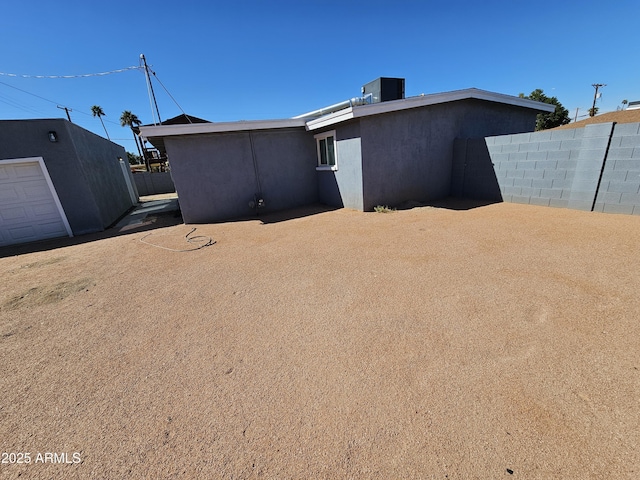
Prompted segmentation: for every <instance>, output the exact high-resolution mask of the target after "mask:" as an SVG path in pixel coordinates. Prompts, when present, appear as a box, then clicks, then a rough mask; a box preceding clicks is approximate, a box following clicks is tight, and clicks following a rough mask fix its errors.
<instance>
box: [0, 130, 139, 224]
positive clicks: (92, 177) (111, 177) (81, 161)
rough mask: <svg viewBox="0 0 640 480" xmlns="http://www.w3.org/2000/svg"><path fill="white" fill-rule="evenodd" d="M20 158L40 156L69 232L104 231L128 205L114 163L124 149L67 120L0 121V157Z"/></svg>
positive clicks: (118, 169) (117, 166) (115, 163)
mask: <svg viewBox="0 0 640 480" xmlns="http://www.w3.org/2000/svg"><path fill="white" fill-rule="evenodd" d="M49 131H55V132H56V133H57V135H58V141H57V142H56V143H51V142H50V141H49V139H48V132H49ZM25 157H42V158H43V159H44V162H45V165H46V166H47V170H48V171H49V175H50V176H51V180H52V182H53V184H54V186H55V189H56V192H57V193H58V197H59V198H60V203H61V204H62V207H63V209H64V211H65V214H66V215H67V219H68V221H69V225H70V226H71V229H72V230H73V233H74V235H81V234H84V233H90V232H96V231H101V230H104V229H105V228H106V227H108V226H109V225H111V224H112V223H113V222H115V221H116V220H117V219H118V218H119V217H120V216H122V215H123V214H124V213H126V212H127V210H128V209H129V208H130V207H131V205H132V203H131V199H130V197H129V192H128V189H127V185H126V183H125V180H124V177H123V175H122V171H121V169H120V163H119V158H126V153H125V150H124V148H123V147H121V146H120V145H116V144H115V143H113V142H110V141H109V140H106V139H104V138H102V137H100V136H98V135H95V134H93V133H91V132H89V131H87V130H84V129H83V128H81V127H78V126H77V125H74V124H72V123H71V122H69V121H68V120H64V119H46V120H1V121H0V159H10V158H25Z"/></svg>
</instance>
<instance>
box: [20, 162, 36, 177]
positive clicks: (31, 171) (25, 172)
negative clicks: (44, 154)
mask: <svg viewBox="0 0 640 480" xmlns="http://www.w3.org/2000/svg"><path fill="white" fill-rule="evenodd" d="M14 172H15V176H16V178H41V177H42V170H41V169H40V165H38V164H37V163H22V164H17V165H16V166H15V167H14Z"/></svg>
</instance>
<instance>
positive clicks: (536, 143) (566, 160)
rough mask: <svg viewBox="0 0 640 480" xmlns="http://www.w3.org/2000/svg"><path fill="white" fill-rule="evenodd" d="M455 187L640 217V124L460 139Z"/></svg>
mask: <svg viewBox="0 0 640 480" xmlns="http://www.w3.org/2000/svg"><path fill="white" fill-rule="evenodd" d="M451 191H452V195H454V196H461V197H467V198H478V199H486V200H504V201H506V202H515V203H528V204H533V205H545V206H552V207H565V208H574V209H579V210H589V211H599V212H608V213H626V214H634V215H640V123H629V124H614V123H601V124H593V125H587V126H586V127H584V128H576V129H559V130H546V131H542V132H534V133H522V134H517V135H503V136H498V137H487V138H480V139H456V141H455V143H454V158H453V170H452V183H451Z"/></svg>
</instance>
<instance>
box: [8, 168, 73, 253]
mask: <svg viewBox="0 0 640 480" xmlns="http://www.w3.org/2000/svg"><path fill="white" fill-rule="evenodd" d="M67 235H68V236H72V233H71V228H70V227H69V222H68V221H67V217H66V216H65V214H64V210H63V209H62V205H61V204H60V200H59V199H58V195H57V194H56V191H55V188H53V183H51V178H50V177H49V173H48V172H47V167H46V166H45V164H44V161H43V160H42V158H22V159H13V160H0V246H4V245H13V244H16V243H25V242H33V241H35V240H43V239H46V238H55V237H63V236H67Z"/></svg>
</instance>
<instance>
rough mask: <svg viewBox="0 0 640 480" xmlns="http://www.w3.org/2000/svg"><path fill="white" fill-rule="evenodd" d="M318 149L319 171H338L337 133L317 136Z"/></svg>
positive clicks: (331, 132)
mask: <svg viewBox="0 0 640 480" xmlns="http://www.w3.org/2000/svg"><path fill="white" fill-rule="evenodd" d="M315 139H316V145H317V149H318V170H337V169H338V167H337V162H336V160H337V157H338V155H337V151H336V131H335V130H331V131H330V132H324V133H319V134H318V135H315Z"/></svg>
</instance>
